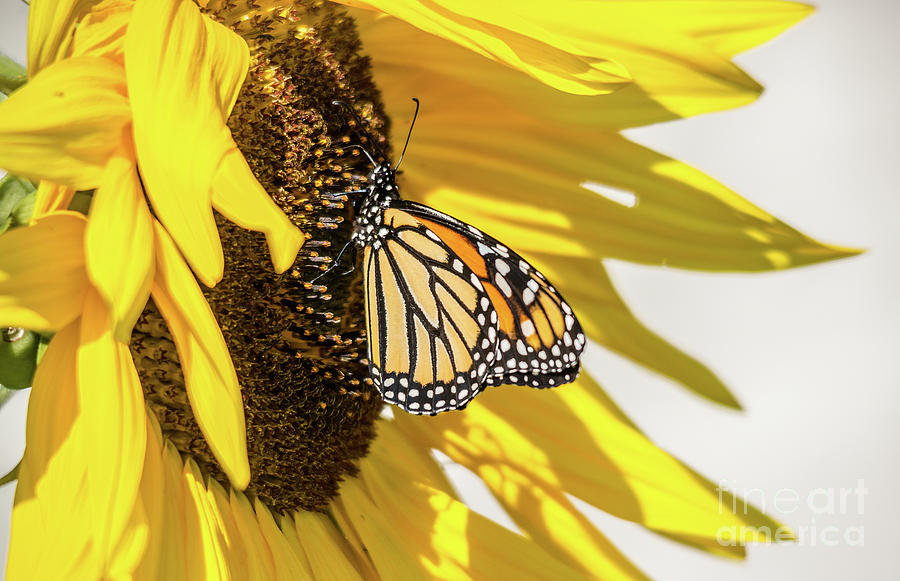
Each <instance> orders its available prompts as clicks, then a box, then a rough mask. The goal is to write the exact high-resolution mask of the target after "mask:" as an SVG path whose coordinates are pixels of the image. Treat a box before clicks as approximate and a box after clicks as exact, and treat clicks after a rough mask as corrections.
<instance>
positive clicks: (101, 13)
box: [69, 0, 134, 66]
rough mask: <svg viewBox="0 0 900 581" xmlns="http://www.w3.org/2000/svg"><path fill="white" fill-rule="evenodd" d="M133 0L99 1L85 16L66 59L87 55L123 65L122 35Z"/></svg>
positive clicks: (123, 48)
mask: <svg viewBox="0 0 900 581" xmlns="http://www.w3.org/2000/svg"><path fill="white" fill-rule="evenodd" d="M132 8H134V0H101V1H100V2H97V3H96V4H95V5H94V6H93V7H92V8H91V12H90V13H89V14H88V15H87V16H85V17H84V18H83V19H82V20H81V22H79V23H78V27H77V28H76V29H75V34H74V36H73V38H72V50H71V54H70V55H69V56H79V55H90V56H102V57H105V58H108V59H112V60H114V61H116V62H117V63H119V64H120V65H123V66H124V64H125V55H124V52H125V31H126V30H127V29H128V22H129V21H130V20H131V10H132Z"/></svg>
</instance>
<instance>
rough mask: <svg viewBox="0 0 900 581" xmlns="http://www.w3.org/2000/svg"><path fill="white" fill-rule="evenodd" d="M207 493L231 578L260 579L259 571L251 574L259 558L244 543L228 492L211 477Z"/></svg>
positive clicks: (208, 480)
mask: <svg viewBox="0 0 900 581" xmlns="http://www.w3.org/2000/svg"><path fill="white" fill-rule="evenodd" d="M206 495H207V497H208V502H209V503H210V506H211V507H212V508H213V509H214V510H212V511H211V514H213V515H214V516H215V518H216V522H217V526H218V527H219V529H220V532H221V536H222V552H223V554H224V556H225V562H226V563H227V564H228V569H229V573H230V575H231V578H232V579H248V580H251V579H252V580H254V581H255V580H256V579H260V577H259V574H258V573H257V574H255V575H252V576H251V574H250V568H251V566H252V564H253V563H254V562H257V558H256V556H255V555H253V554H251V553H250V551H248V550H247V545H246V544H245V543H244V539H243V537H242V536H241V533H240V529H239V528H238V525H237V521H236V520H235V518H234V514H233V513H232V510H231V504H230V503H229V500H228V493H227V492H226V491H225V489H224V488H223V487H222V485H221V484H219V483H218V482H217V481H216V480H213V479H211V478H209V479H207V480H206Z"/></svg>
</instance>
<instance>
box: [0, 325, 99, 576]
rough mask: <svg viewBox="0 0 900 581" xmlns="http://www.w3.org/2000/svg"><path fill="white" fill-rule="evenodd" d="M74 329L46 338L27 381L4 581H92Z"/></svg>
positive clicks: (95, 565)
mask: <svg viewBox="0 0 900 581" xmlns="http://www.w3.org/2000/svg"><path fill="white" fill-rule="evenodd" d="M79 328H80V321H75V322H72V323H70V324H69V325H68V326H66V327H65V328H63V329H61V330H60V331H59V332H58V333H56V335H55V336H54V337H53V340H52V341H51V342H50V345H49V347H48V348H47V351H46V353H45V354H44V358H43V359H42V360H41V364H40V365H39V366H38V369H37V372H36V373H35V377H34V386H33V388H32V390H31V399H30V400H29V402H28V422H27V425H26V436H25V437H26V447H25V455H24V456H23V458H22V466H21V469H20V471H19V481H18V484H17V486H16V497H15V504H14V506H13V512H12V527H11V536H10V542H9V561H8V563H7V569H6V578H7V579H8V580H9V581H24V580H30V579H47V580H48V581H49V580H54V579H59V580H64V579H65V580H68V579H84V580H89V579H98V578H99V577H100V574H101V569H100V561H99V560H98V558H97V555H96V553H95V552H94V551H93V547H92V543H91V541H92V539H91V536H92V532H93V531H92V526H91V524H90V523H91V520H90V517H91V510H90V508H89V507H88V504H87V503H86V502H85V498H86V496H87V494H88V488H87V487H88V483H87V473H86V472H87V462H86V461H85V457H84V456H85V452H86V451H85V449H84V443H85V442H84V440H83V438H82V431H83V423H84V422H83V418H82V417H81V411H80V410H79V405H78V392H77V387H76V379H75V378H76V372H75V365H76V364H75V352H76V349H77V347H78V335H79Z"/></svg>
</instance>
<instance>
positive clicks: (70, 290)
mask: <svg viewBox="0 0 900 581" xmlns="http://www.w3.org/2000/svg"><path fill="white" fill-rule="evenodd" d="M85 224H86V220H85V219H84V216H82V215H81V214H76V213H75V212H65V213H59V214H54V215H51V216H47V217H44V218H41V219H39V220H38V221H37V222H36V223H35V225H34V226H29V227H28V228H15V229H13V230H9V231H7V232H6V233H4V234H3V235H2V236H0V325H3V326H12V327H25V328H27V329H33V330H36V331H51V330H56V329H61V328H62V327H64V326H66V325H67V324H68V323H70V322H71V321H72V320H74V319H75V317H77V316H78V315H80V314H81V309H82V305H83V303H84V297H85V294H86V293H87V290H88V288H89V283H88V278H87V274H86V272H85V267H84V229H85Z"/></svg>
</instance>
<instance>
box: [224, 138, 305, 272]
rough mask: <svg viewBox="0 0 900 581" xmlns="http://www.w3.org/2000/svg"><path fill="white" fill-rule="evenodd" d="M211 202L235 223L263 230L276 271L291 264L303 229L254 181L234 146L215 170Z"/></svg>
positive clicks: (283, 269)
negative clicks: (299, 228) (216, 170)
mask: <svg viewBox="0 0 900 581" xmlns="http://www.w3.org/2000/svg"><path fill="white" fill-rule="evenodd" d="M213 206H214V207H215V208H216V210H218V211H219V212H221V213H222V215H223V216H225V217H226V218H228V219H229V220H231V221H232V222H234V223H235V224H237V225H238V226H240V227H242V228H247V229H249V230H256V231H257V232H264V233H265V235H266V242H267V243H268V245H269V254H270V255H271V256H272V264H273V266H274V267H275V271H276V272H284V271H285V270H287V269H288V268H290V267H291V265H292V264H294V260H295V259H296V258H297V251H299V250H300V247H301V246H302V245H303V240H304V238H303V233H302V232H300V230H298V229H297V227H296V226H294V224H293V223H291V221H290V220H289V219H288V217H287V216H285V214H284V212H282V211H281V209H280V208H279V207H278V206H277V205H276V204H275V202H273V201H272V198H271V197H269V195H268V194H267V193H266V190H264V189H263V187H262V186H261V185H260V184H259V182H258V181H256V178H254V177H253V174H252V173H251V171H250V166H248V165H247V161H246V160H245V159H244V156H243V155H241V153H240V152H239V151H237V150H233V151H232V152H230V153H229V154H228V155H227V156H226V157H225V159H224V160H222V165H221V166H220V167H219V171H218V172H216V178H215V181H214V182H213Z"/></svg>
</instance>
